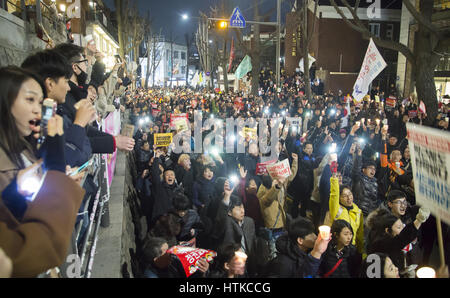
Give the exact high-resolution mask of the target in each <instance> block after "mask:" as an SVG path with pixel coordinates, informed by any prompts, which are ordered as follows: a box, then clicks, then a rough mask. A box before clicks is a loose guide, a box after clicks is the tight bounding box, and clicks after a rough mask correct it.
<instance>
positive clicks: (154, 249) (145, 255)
mask: <svg viewBox="0 0 450 298" xmlns="http://www.w3.org/2000/svg"><path fill="white" fill-rule="evenodd" d="M164 243H167V240H166V239H164V238H161V237H148V238H147V240H146V241H145V243H144V245H143V247H142V259H143V261H144V263H146V264H148V263H151V262H152V261H153V259H155V258H158V257H160V256H161V254H162V250H161V246H163V245H164Z"/></svg>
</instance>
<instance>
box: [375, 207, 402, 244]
mask: <svg viewBox="0 0 450 298" xmlns="http://www.w3.org/2000/svg"><path fill="white" fill-rule="evenodd" d="M397 220H398V218H397V217H396V216H395V215H393V214H392V213H390V211H389V210H384V209H380V210H379V211H378V213H377V215H376V217H375V218H373V219H372V220H371V225H372V228H371V230H370V232H369V237H368V240H369V241H368V246H370V245H372V244H373V243H375V242H377V241H378V240H380V239H384V238H386V236H387V235H386V229H388V232H392V226H393V225H394V223H395V222H396V221H397Z"/></svg>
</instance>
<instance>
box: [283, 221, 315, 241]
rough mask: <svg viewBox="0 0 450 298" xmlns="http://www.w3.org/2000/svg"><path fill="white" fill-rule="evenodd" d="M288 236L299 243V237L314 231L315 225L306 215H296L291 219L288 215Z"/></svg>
mask: <svg viewBox="0 0 450 298" xmlns="http://www.w3.org/2000/svg"><path fill="white" fill-rule="evenodd" d="M288 218H289V220H288V228H287V232H288V237H289V239H290V240H291V241H292V242H293V243H297V238H305V237H306V236H308V235H309V234H312V233H314V231H315V227H314V224H313V223H312V222H311V220H309V219H307V218H305V217H301V216H299V217H296V218H295V219H290V216H289V215H288Z"/></svg>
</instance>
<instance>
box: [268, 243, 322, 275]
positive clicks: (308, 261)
mask: <svg viewBox="0 0 450 298" xmlns="http://www.w3.org/2000/svg"><path fill="white" fill-rule="evenodd" d="M276 248H277V251H278V255H277V256H276V258H275V259H273V260H272V261H271V262H270V263H269V264H268V265H267V269H266V276H267V277H272V278H280V277H283V278H294V277H297V278H298V277H300V278H304V277H315V276H316V275H317V272H318V269H319V265H320V260H318V259H316V258H314V257H313V256H311V254H307V253H306V252H304V251H303V250H301V249H300V248H299V247H298V246H297V245H296V244H294V243H292V242H291V241H290V239H289V237H288V236H287V234H285V235H282V236H280V237H279V238H278V239H277V242H276Z"/></svg>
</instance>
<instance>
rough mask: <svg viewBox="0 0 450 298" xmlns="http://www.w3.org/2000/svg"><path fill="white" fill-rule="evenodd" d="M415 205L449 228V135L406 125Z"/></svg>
mask: <svg viewBox="0 0 450 298" xmlns="http://www.w3.org/2000/svg"><path fill="white" fill-rule="evenodd" d="M406 127H407V131H408V140H409V149H410V152H411V162H412V169H413V175H414V188H415V194H416V202H417V204H419V205H420V206H425V207H427V208H429V209H430V210H431V213H432V214H433V215H434V216H439V217H440V218H441V220H442V221H444V222H446V223H447V224H450V175H449V174H450V173H449V169H450V133H448V132H444V131H442V130H438V129H435V128H430V127H426V126H420V125H416V124H412V123H407V125H406Z"/></svg>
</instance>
